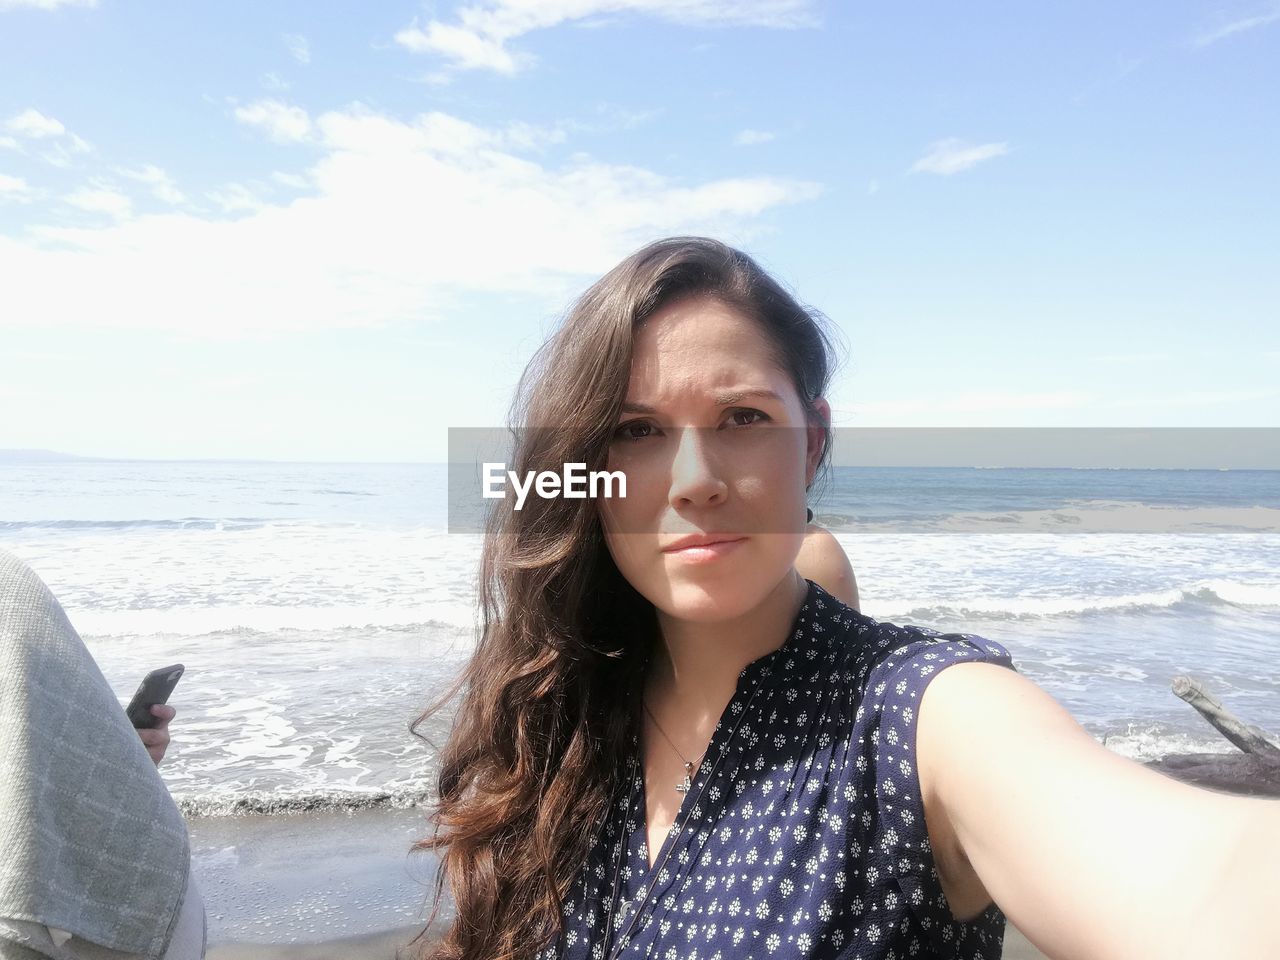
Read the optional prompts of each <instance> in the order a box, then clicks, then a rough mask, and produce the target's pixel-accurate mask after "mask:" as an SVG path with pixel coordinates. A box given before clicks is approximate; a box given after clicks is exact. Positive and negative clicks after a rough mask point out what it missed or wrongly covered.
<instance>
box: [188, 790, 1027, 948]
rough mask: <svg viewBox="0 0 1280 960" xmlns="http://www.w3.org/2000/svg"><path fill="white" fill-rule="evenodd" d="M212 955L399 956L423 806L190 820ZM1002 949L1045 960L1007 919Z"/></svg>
mask: <svg viewBox="0 0 1280 960" xmlns="http://www.w3.org/2000/svg"><path fill="white" fill-rule="evenodd" d="M187 826H188V831H189V833H190V836H191V852H192V864H193V869H194V870H195V872H196V879H197V882H198V883H199V884H200V890H201V893H202V894H203V896H204V900H205V909H206V912H207V915H208V923H209V951H208V954H207V956H208V960H395V957H396V951H397V949H398V948H400V947H403V946H404V945H406V944H407V943H408V942H409V941H410V940H411V939H413V937H415V936H416V935H417V933H418V931H420V930H421V929H422V928H423V926H424V925H425V923H426V917H427V915H428V914H429V912H430V904H431V895H432V885H433V883H434V877H435V862H434V860H433V859H431V858H430V857H429V856H428V855H426V854H423V853H414V854H409V853H408V851H409V847H410V844H411V843H412V842H413V841H414V840H415V839H417V838H419V837H420V836H424V835H425V833H426V814H425V813H424V811H423V810H421V809H407V810H351V811H346V810H338V811H323V812H314V813H295V814H287V815H275V816H247V817H200V818H193V819H191V820H189V821H188V824H187ZM1004 956H1005V957H1007V958H1009V960H1043V958H1044V954H1042V953H1040V951H1038V950H1036V949H1035V948H1034V947H1032V946H1031V944H1029V943H1028V942H1027V941H1026V938H1024V937H1023V936H1022V935H1021V934H1019V933H1018V931H1017V930H1016V929H1015V928H1014V927H1013V926H1012V925H1010V926H1009V928H1008V932H1007V934H1006V936H1005V950H1004Z"/></svg>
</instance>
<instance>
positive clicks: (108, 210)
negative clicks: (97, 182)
mask: <svg viewBox="0 0 1280 960" xmlns="http://www.w3.org/2000/svg"><path fill="white" fill-rule="evenodd" d="M63 199H64V200H66V202H67V203H69V204H71V206H73V207H79V208H80V209H81V210H85V211H87V212H89V213H105V214H106V215H107V216H110V217H115V218H117V219H123V218H125V217H128V216H129V215H130V214H131V213H132V212H133V202H132V201H131V200H130V199H129V198H128V196H126V195H125V194H123V193H121V192H120V191H119V190H116V189H115V188H113V187H106V186H94V187H85V188H83V189H80V190H77V191H76V192H75V193H69V194H67V195H66V196H65V197H63Z"/></svg>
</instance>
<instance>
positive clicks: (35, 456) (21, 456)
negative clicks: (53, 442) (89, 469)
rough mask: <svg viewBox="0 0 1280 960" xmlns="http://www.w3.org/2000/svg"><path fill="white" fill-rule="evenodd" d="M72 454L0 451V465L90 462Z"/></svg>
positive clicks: (41, 451) (45, 451) (37, 451)
mask: <svg viewBox="0 0 1280 960" xmlns="http://www.w3.org/2000/svg"><path fill="white" fill-rule="evenodd" d="M91 459H93V458H92V457H77V456H76V455H75V454H74V453H58V451H56V450H0V463H47V462H49V461H50V460H91Z"/></svg>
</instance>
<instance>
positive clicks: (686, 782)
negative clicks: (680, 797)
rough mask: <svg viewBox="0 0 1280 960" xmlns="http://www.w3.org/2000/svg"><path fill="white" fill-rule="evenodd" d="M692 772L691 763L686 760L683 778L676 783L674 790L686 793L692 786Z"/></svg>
mask: <svg viewBox="0 0 1280 960" xmlns="http://www.w3.org/2000/svg"><path fill="white" fill-rule="evenodd" d="M692 773H693V764H692V763H688V762H686V763H685V765H684V779H683V780H681V781H680V782H679V783H677V784H676V792H678V793H688V792H689V788H690V787H692V786H693V780H691V779H690V775H691V774H692Z"/></svg>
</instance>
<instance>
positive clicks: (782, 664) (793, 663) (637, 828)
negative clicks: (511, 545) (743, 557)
mask: <svg viewBox="0 0 1280 960" xmlns="http://www.w3.org/2000/svg"><path fill="white" fill-rule="evenodd" d="M808 584H809V588H808V594H807V597H806V599H805V601H804V603H803V604H802V605H801V607H800V610H799V612H798V613H797V616H796V619H795V621H794V623H793V624H792V626H791V630H790V632H789V634H788V637H787V639H786V640H785V641H784V643H783V645H782V646H781V647H779V648H778V649H776V650H774V651H772V652H770V653H768V654H765V655H764V656H762V657H760V658H759V659H757V660H754V661H752V662H751V663H749V664H748V665H747V666H746V667H745V668H743V670H742V672H741V673H740V674H739V677H738V685H737V689H736V691H735V693H734V695H733V697H732V699H731V700H730V701H729V703H728V704H727V705H726V707H725V709H724V712H723V713H722V714H721V716H720V720H719V722H718V723H717V725H716V728H715V731H714V732H713V734H712V736H711V742H710V744H709V745H708V747H707V751H706V754H705V755H704V756H703V759H702V762H701V766H700V767H699V768H698V770H697V771H696V772H695V774H694V775H693V778H692V784H691V787H690V789H689V790H688V792H686V793H685V794H684V797H683V800H682V803H681V807H680V810H679V812H678V813H677V815H676V819H675V822H674V823H673V824H672V826H671V828H670V830H669V831H668V833H667V836H666V839H665V841H664V843H663V847H662V849H661V850H660V851H659V853H658V856H657V858H656V863H655V867H654V869H652V870H651V869H650V867H649V861H648V851H647V847H646V841H647V831H646V829H645V798H644V783H643V776H642V771H641V769H640V763H639V759H640V749H639V737H638V731H635V732H633V734H632V738H631V743H630V748H629V753H628V755H626V756H624V757H622V758H620V762H621V763H622V764H623V765H624V766H623V776H622V778H621V780H622V786H621V788H620V789H619V790H617V791H615V794H614V798H613V800H612V801H611V804H610V807H609V809H608V812H607V814H606V815H605V817H604V818H603V822H601V823H599V824H598V825H597V834H596V839H595V841H594V844H593V848H592V850H591V853H590V854H589V855H588V858H587V861H586V862H585V864H584V865H583V867H582V868H581V870H580V872H579V875H578V877H577V879H576V880H575V882H574V883H573V885H572V886H571V889H570V891H569V893H568V896H567V897H566V898H565V900H564V903H563V920H564V929H563V930H562V931H561V933H560V935H559V936H558V937H556V938H554V939H553V940H551V941H550V942H549V943H547V944H545V945H543V946H542V947H541V949H540V951H539V952H538V953H537V954H536V956H537V960H605V958H606V957H608V958H612V957H615V956H616V957H618V958H619V960H640V958H642V957H645V958H659V960H735V958H746V957H755V958H760V957H771V956H777V957H788V958H790V957H804V958H823V960H827V958H832V960H834V958H841V960H855V958H857V960H891V958H906V957H912V958H928V957H936V958H956V960H970V958H988V960H997V958H999V957H1000V955H1001V951H1002V946H1003V940H1004V929H1005V917H1004V914H1003V913H1002V912H1001V910H1000V908H999V907H998V906H997V905H996V904H994V903H993V904H991V905H990V906H989V907H987V909H986V910H985V911H984V912H983V913H982V914H980V915H979V916H978V917H976V918H974V919H972V920H970V921H959V920H956V919H955V918H954V917H953V916H952V914H951V911H950V908H949V906H948V905H947V902H946V897H945V896H944V895H943V892H942V886H941V882H940V880H939V877H938V872H937V869H936V865H935V862H934V858H933V852H932V850H931V848H930V846H929V837H928V830H927V827H926V824H925V817H924V802H923V800H922V798H921V795H920V783H919V780H918V779H917V777H916V763H915V739H916V716H917V712H918V711H917V708H918V705H919V702H920V698H921V695H922V694H923V693H924V690H925V687H926V686H927V685H928V683H929V681H930V680H931V679H932V678H933V677H935V676H937V675H938V673H939V672H940V671H942V670H944V669H945V668H947V667H948V666H951V665H952V664H956V663H967V662H973V661H985V662H988V663H997V664H1000V665H1001V666H1004V667H1008V668H1009V669H1011V670H1016V669H1017V668H1016V667H1015V665H1014V663H1013V660H1012V658H1011V656H1010V654H1009V652H1008V650H1007V649H1005V647H1003V646H1001V645H1000V644H998V643H995V642H993V641H991V640H987V639H984V638H982V637H978V636H973V635H970V634H955V633H949V634H942V633H938V632H937V631H934V630H930V629H928V628H924V627H917V626H911V625H905V626H897V625H895V624H892V623H882V622H879V621H877V620H874V619H872V618H871V617H868V616H865V615H863V614H860V613H858V612H857V611H855V610H854V609H853V608H851V607H849V606H847V605H845V604H844V603H842V602H840V601H839V600H837V599H836V598H834V597H832V596H831V595H830V594H829V593H827V591H826V590H824V589H823V588H822V587H820V586H819V585H818V584H816V583H814V582H813V581H811V580H810V581H808ZM672 786H673V787H674V784H672ZM611 903H612V916H611V917H610V904H611ZM637 908H638V909H637Z"/></svg>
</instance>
